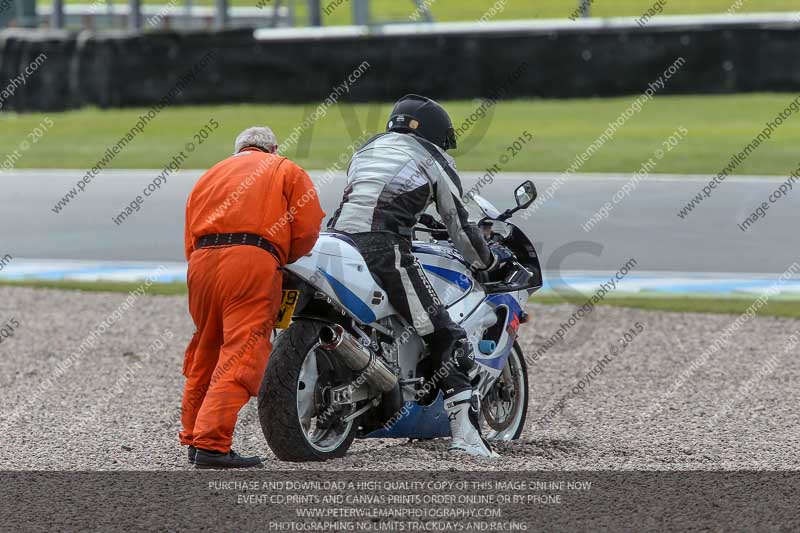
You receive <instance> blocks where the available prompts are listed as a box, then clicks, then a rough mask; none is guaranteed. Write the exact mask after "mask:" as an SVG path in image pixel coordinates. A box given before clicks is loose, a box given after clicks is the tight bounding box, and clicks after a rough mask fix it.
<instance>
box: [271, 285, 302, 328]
mask: <svg viewBox="0 0 800 533" xmlns="http://www.w3.org/2000/svg"><path fill="white" fill-rule="evenodd" d="M299 299H300V291H297V290H291V291H283V299H282V300H281V308H280V310H279V311H278V317H277V318H276V319H275V328H276V329H286V328H288V327H289V324H290V323H291V321H292V316H294V309H295V307H297V302H298V301H299Z"/></svg>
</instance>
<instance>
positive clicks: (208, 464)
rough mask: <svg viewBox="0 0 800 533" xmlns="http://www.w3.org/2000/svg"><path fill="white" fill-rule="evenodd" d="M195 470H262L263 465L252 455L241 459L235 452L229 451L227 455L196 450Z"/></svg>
mask: <svg viewBox="0 0 800 533" xmlns="http://www.w3.org/2000/svg"><path fill="white" fill-rule="evenodd" d="M194 467H195V468H264V463H262V462H261V458H260V457H258V456H256V455H254V456H253V457H242V456H241V455H239V454H238V453H236V452H235V451H233V450H231V451H229V452H228V453H222V452H215V451H212V450H204V449H202V448H197V454H196V455H195V459H194Z"/></svg>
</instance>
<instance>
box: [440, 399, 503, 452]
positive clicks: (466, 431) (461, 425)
mask: <svg viewBox="0 0 800 533" xmlns="http://www.w3.org/2000/svg"><path fill="white" fill-rule="evenodd" d="M444 408H445V411H447V418H448V419H449V420H450V435H451V436H452V437H453V442H452V444H451V445H450V449H451V450H463V451H465V452H467V453H468V454H470V455H476V456H478V457H487V458H490V459H496V458H498V457H500V455H499V454H497V453H496V452H494V451H492V447H491V446H490V445H489V443H488V442H487V441H486V439H484V438H483V437H482V436H481V431H480V427H479V425H478V424H479V422H478V420H479V419H478V417H479V415H480V400H479V398H478V396H477V395H475V396H473V395H472V391H471V390H465V391H462V392H459V393H458V394H455V395H453V396H451V397H450V398H446V399H445V401H444Z"/></svg>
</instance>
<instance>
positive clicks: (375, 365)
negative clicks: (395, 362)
mask: <svg viewBox="0 0 800 533" xmlns="http://www.w3.org/2000/svg"><path fill="white" fill-rule="evenodd" d="M319 342H320V346H321V347H322V348H323V349H325V350H328V351H330V352H334V353H335V354H336V355H338V356H339V357H340V358H341V360H342V361H343V362H344V364H345V365H347V366H348V368H350V369H351V370H353V371H355V372H360V374H359V377H358V378H357V379H363V380H365V381H366V382H367V383H369V384H370V385H372V386H373V387H375V388H376V389H378V390H380V391H381V392H389V391H390V390H392V389H393V388H394V387H395V385H396V384H397V376H395V375H394V372H392V371H391V370H390V369H389V367H387V366H386V364H385V363H384V362H383V361H381V360H380V359H379V358H378V357H375V354H373V353H372V351H370V350H369V349H368V348H367V347H365V346H363V345H362V344H361V343H360V342H358V341H357V340H356V339H355V337H353V336H352V335H350V334H349V333H348V332H347V331H345V330H344V328H343V327H342V326H340V325H338V324H333V325H328V326H325V327H323V328H322V331H320V333H319Z"/></svg>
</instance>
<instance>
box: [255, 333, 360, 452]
mask: <svg viewBox="0 0 800 533" xmlns="http://www.w3.org/2000/svg"><path fill="white" fill-rule="evenodd" d="M323 326H324V324H323V323H322V322H317V321H313V320H298V321H296V322H294V323H292V325H291V326H289V328H288V329H287V330H286V331H285V332H283V334H281V335H279V336H278V338H277V340H276V341H275V345H274V347H273V350H272V354H271V355H270V359H269V364H268V365H267V369H266V371H265V372H264V379H263V381H262V382H261V389H260V390H259V392H258V418H259V421H260V423H261V431H262V432H263V433H264V437H265V438H266V439H267V445H269V447H270V449H271V450H272V452H273V453H274V454H275V455H276V456H277V457H278V459H280V460H282V461H293V462H303V461H325V460H327V459H332V458H339V457H343V456H344V455H345V454H346V453H347V450H348V449H349V448H350V445H351V444H352V443H353V439H354V438H355V436H356V432H357V429H358V428H357V425H356V423H355V421H350V422H349V423H344V422H342V421H341V415H342V414H345V415H346V414H347V413H341V410H340V409H341V408H339V409H336V410H334V409H332V408H331V407H329V406H328V405H327V404H326V398H327V397H328V395H327V394H325V392H326V391H327V390H328V389H329V388H330V387H331V386H336V385H340V384H343V383H345V382H346V381H347V373H344V374H343V373H342V371H341V369H338V368H337V367H336V366H335V365H334V364H333V361H332V359H331V356H330V354H328V353H327V352H325V351H324V350H322V349H320V348H318V347H317V341H318V339H319V332H320V330H321V329H322V327H323Z"/></svg>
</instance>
